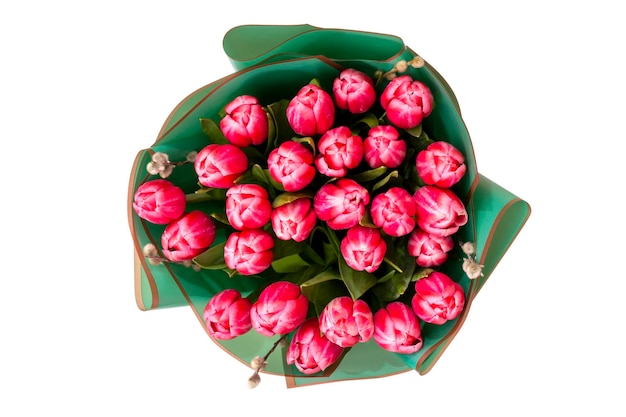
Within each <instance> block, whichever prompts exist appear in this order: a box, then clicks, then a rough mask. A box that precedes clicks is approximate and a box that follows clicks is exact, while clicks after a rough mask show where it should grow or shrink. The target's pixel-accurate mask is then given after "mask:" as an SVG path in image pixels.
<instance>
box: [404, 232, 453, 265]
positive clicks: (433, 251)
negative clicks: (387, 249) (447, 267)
mask: <svg viewBox="0 0 626 417" xmlns="http://www.w3.org/2000/svg"><path fill="white" fill-rule="evenodd" d="M453 247H454V240H453V239H452V237H451V236H434V235H431V234H430V233H427V232H425V231H423V230H422V229H420V228H417V229H415V230H414V231H413V233H411V235H410V236H409V241H408V243H407V250H408V253H409V255H411V256H415V262H416V263H417V264H418V265H419V266H421V267H424V268H430V267H433V266H441V265H443V264H444V262H446V261H447V260H448V252H450V251H451V250H452V248H453Z"/></svg>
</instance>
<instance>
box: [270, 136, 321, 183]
mask: <svg viewBox="0 0 626 417" xmlns="http://www.w3.org/2000/svg"><path fill="white" fill-rule="evenodd" d="M267 167H268V170H269V173H270V175H271V176H272V178H273V179H274V180H275V181H276V182H279V183H281V184H282V186H283V188H284V189H285V191H288V192H295V191H300V190H302V189H303V188H305V187H306V186H308V185H309V184H310V183H311V181H313V179H314V178H315V174H316V171H315V167H313V152H312V151H311V150H310V149H309V148H307V146H306V145H303V144H302V143H299V142H295V141H293V140H288V141H286V142H283V143H281V144H280V146H279V147H278V148H275V149H273V150H272V152H270V154H269V157H268V159H267Z"/></svg>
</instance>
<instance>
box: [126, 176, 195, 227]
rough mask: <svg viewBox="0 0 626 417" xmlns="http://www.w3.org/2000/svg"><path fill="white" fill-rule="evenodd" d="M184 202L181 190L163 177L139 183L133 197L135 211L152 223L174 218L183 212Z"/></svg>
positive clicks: (168, 220) (166, 221)
mask: <svg viewBox="0 0 626 417" xmlns="http://www.w3.org/2000/svg"><path fill="white" fill-rule="evenodd" d="M186 204H187V202H186V197H185V193H184V192H183V190H182V189H180V188H179V187H177V186H175V185H174V184H172V183H171V182H169V181H168V180H163V179H157V180H151V181H148V182H145V183H143V184H141V185H140V186H139V188H137V191H135V195H134V199H133V209H134V210H135V213H137V215H138V216H139V217H141V218H142V219H144V220H147V221H149V222H151V223H154V224H168V223H170V222H171V221H173V220H176V219H177V218H179V217H180V216H181V215H182V214H183V213H184V212H185V207H186Z"/></svg>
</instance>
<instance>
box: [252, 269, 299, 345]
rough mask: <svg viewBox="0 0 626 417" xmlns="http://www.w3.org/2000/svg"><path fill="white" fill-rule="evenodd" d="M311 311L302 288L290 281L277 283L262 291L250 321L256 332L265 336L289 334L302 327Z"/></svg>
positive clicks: (253, 306)
mask: <svg viewBox="0 0 626 417" xmlns="http://www.w3.org/2000/svg"><path fill="white" fill-rule="evenodd" d="M308 309H309V301H308V300H307V299H306V297H305V296H304V295H303V294H302V292H301V291H300V286H298V285H297V284H294V283H292V282H288V281H277V282H274V283H271V284H269V285H268V286H267V287H265V288H264V289H263V291H261V294H259V298H258V300H257V301H256V302H255V303H254V304H252V309H251V310H250V320H251V321H252V327H253V328H254V330H256V331H257V332H259V333H260V334H262V335H264V336H274V335H276V334H287V333H291V332H292V331H294V330H295V329H296V328H297V327H298V326H300V325H301V324H302V323H303V322H304V320H306V316H307V313H308Z"/></svg>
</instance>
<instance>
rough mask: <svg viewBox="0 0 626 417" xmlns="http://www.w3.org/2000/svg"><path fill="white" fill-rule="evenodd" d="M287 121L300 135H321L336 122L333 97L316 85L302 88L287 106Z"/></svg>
mask: <svg viewBox="0 0 626 417" xmlns="http://www.w3.org/2000/svg"><path fill="white" fill-rule="evenodd" d="M286 114H287V120H288V122H289V125H290V126H291V128H292V129H293V131H294V132H296V133H297V134H298V135H301V136H314V135H321V134H323V133H325V132H326V131H327V130H328V129H330V128H331V126H332V125H333V123H334V121H335V103H334V102H333V99H332V97H331V96H330V95H329V94H328V93H327V92H326V91H324V90H323V89H321V88H320V87H318V86H316V85H315V84H307V85H305V86H304V87H302V88H301V89H300V90H299V91H298V93H297V94H296V96H295V97H294V98H292V99H291V101H290V102H289V105H288V106H287V111H286Z"/></svg>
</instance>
